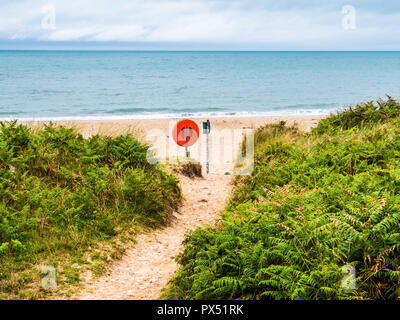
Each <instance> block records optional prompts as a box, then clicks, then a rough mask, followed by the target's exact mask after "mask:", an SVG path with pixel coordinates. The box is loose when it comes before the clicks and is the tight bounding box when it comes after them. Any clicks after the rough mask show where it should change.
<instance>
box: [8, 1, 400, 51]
mask: <svg viewBox="0 0 400 320" xmlns="http://www.w3.org/2000/svg"><path fill="white" fill-rule="evenodd" d="M353 3H354V4H353V5H354V6H355V8H356V10H357V11H356V13H357V15H356V18H357V29H355V30H344V29H343V28H342V26H341V20H342V18H343V15H342V13H341V9H342V7H343V6H344V5H346V4H348V3H346V2H344V1H339V0H332V1H322V0H319V1H318V0H305V1H294V0H280V1H270V0H264V1H261V0H133V1H125V0H112V1H111V0H79V1H78V0H54V1H53V2H48V1H44V0H43V1H42V0H40V1H28V0H13V1H10V0H2V3H1V4H0V41H1V40H2V41H3V42H4V41H6V43H8V44H10V45H11V44H12V43H13V42H16V41H20V42H21V41H30V42H37V43H41V42H46V43H54V45H57V44H58V43H68V42H74V43H83V44H88V43H102V42H104V43H110V42H122V43H131V44H135V43H141V44H143V43H147V44H152V45H157V44H168V43H171V44H180V45H181V46H184V45H185V44H198V46H199V47H204V48H205V49H206V48H207V47H208V46H209V45H210V44H213V45H223V46H225V47H229V46H231V47H235V48H243V49H252V48H261V49H299V50H303V49H311V50H312V49H322V50H324V49H330V50H335V49H337V50H343V49H344V50H346V49H349V50H350V49H370V50H379V49H388V48H392V49H395V48H398V46H399V45H397V43H399V41H398V40H399V36H400V31H399V30H400V19H399V15H400V5H399V4H398V3H397V2H396V1H386V2H385V3H384V4H381V5H379V4H377V3H376V1H371V0H363V1H361V0H354V1H353ZM49 5H52V6H54V8H55V13H56V16H55V21H56V29H55V30H51V29H43V28H42V24H41V21H42V19H43V17H44V14H43V13H42V8H43V7H44V6H49ZM398 49H400V48H398Z"/></svg>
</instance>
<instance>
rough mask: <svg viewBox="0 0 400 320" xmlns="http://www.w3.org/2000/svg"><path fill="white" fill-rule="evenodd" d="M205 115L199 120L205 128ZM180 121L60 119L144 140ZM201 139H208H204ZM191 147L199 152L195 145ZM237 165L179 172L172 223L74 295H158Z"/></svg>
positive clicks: (212, 215) (236, 124) (241, 124)
mask: <svg viewBox="0 0 400 320" xmlns="http://www.w3.org/2000/svg"><path fill="white" fill-rule="evenodd" d="M320 118H321V117H316V116H315V117H274V118H273V117H269V118H215V119H210V120H211V126H212V133H213V134H214V135H216V132H218V131H221V130H223V129H225V130H227V131H226V132H227V133H228V135H227V136H229V132H230V131H233V130H235V129H246V128H257V127H259V126H262V125H264V124H266V123H278V122H279V121H287V123H288V124H293V123H297V124H298V127H299V128H300V129H301V130H304V131H307V130H309V129H310V128H311V127H312V126H314V125H316V124H317V123H318V121H319V119H320ZM203 120H204V119H195V121H196V122H197V123H198V125H199V127H200V128H201V123H202V121H203ZM175 123H176V119H171V120H125V121H76V122H58V123H57V124H61V125H64V126H67V127H74V128H76V129H77V130H78V131H79V132H80V133H82V134H83V135H84V136H91V135H94V134H105V135H118V134H126V133H128V132H130V133H134V134H140V135H141V137H142V138H143V139H145V140H149V139H147V138H148V132H151V130H154V129H155V130H160V131H159V135H160V136H161V137H163V138H170V135H171V134H170V132H171V128H172V126H173V125H174V124H175ZM31 125H39V126H40V125H41V124H40V123H31ZM225 138H226V137H225ZM163 141H164V140H163V139H161V142H162V144H163V143H164V144H165V141H164V142H163ZM224 141H225V142H226V140H224ZM198 143H199V144H200V143H204V140H202V141H199V142H198ZM215 146H216V145H214V147H215ZM215 148H216V147H215ZM180 149H181V150H180V151H182V149H183V150H184V148H180ZM200 149H201V148H200ZM192 152H193V153H194V151H193V150H192ZM200 158H201V157H200ZM214 160H215V159H214ZM234 165H235V161H233V160H232V159H231V161H223V168H222V170H217V169H216V166H211V173H210V174H208V175H207V174H206V175H204V178H195V179H189V178H187V177H183V176H182V177H180V180H181V182H180V186H181V189H182V192H183V195H184V197H185V200H184V202H183V205H182V206H181V208H180V209H179V212H175V213H174V214H173V218H172V221H171V223H170V224H169V225H168V226H167V227H166V228H163V229H159V230H156V231H153V232H150V233H145V234H140V235H138V236H137V237H136V240H137V243H136V244H135V245H132V247H131V248H128V249H127V250H126V253H125V254H124V256H123V257H122V258H121V259H120V260H116V261H114V262H112V263H111V265H110V266H109V268H108V271H107V273H106V274H105V275H104V276H102V277H101V278H99V279H96V280H90V279H89V280H87V281H86V283H84V289H83V290H82V291H81V292H80V293H79V294H78V295H76V296H74V297H73V299H96V300H97V299H99V300H115V299H119V300H120V299H128V300H150V299H157V298H159V297H160V295H161V293H162V289H163V288H165V287H166V286H167V285H168V282H169V281H170V280H171V279H172V278H173V275H174V272H175V271H176V269H177V268H178V265H177V264H176V262H175V260H174V258H175V257H176V256H177V255H179V253H181V252H182V250H183V245H182V241H183V240H184V239H185V234H186V232H187V231H188V230H190V229H195V228H197V227H202V226H204V225H214V224H215V223H216V222H217V221H218V220H219V219H220V213H221V211H223V210H224V208H225V206H226V204H227V201H228V199H229V194H230V190H231V184H230V182H231V179H232V175H231V174H230V175H227V173H228V172H229V173H230V172H231V171H232V170H233V167H234ZM203 171H204V170H203Z"/></svg>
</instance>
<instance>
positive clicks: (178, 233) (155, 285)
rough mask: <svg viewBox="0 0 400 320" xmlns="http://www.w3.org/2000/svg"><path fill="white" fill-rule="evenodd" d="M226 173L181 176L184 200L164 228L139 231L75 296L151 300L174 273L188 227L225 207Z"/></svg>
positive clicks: (200, 223)
mask: <svg viewBox="0 0 400 320" xmlns="http://www.w3.org/2000/svg"><path fill="white" fill-rule="evenodd" d="M231 178H232V176H229V175H222V174H221V175H220V174H214V175H213V174H211V175H206V176H205V177H204V178H193V179H190V178H187V177H184V176H181V177H180V179H181V182H180V185H181V189H182V192H183V195H184V197H185V200H184V202H183V205H182V206H181V207H180V209H179V212H175V213H174V215H173V218H172V221H171V223H170V224H169V225H168V226H167V227H166V228H164V229H160V230H155V231H152V232H149V233H145V234H141V235H138V236H137V237H136V241H137V243H136V244H135V245H134V246H133V247H132V248H130V249H128V250H127V251H126V252H125V254H124V256H123V257H122V259H120V260H117V261H115V262H114V263H113V264H112V265H111V266H110V267H109V270H108V272H107V273H106V275H104V276H103V277H101V278H99V279H97V280H94V281H92V282H89V283H87V285H86V286H85V288H84V289H83V290H82V291H81V292H80V294H79V296H77V297H76V298H77V299H82V300H92V299H95V300H117V299H118V300H123V299H127V300H150V299H157V298H159V297H160V295H161V290H162V289H163V288H165V287H166V285H167V283H168V281H169V280H170V279H171V278H172V277H173V275H174V272H175V270H176V269H177V267H178V265H177V264H176V262H175V261H174V258H175V257H176V256H177V255H178V254H179V253H180V252H181V251H182V250H183V244H182V241H183V240H184V239H185V233H186V232H187V231H188V230H189V229H195V228H197V227H201V226H203V225H204V224H210V225H212V224H214V223H215V222H216V221H217V220H218V219H219V217H220V215H219V214H220V212H221V211H222V210H223V209H224V208H225V205H226V203H227V198H228V195H229V193H230V190H231V183H230V181H231Z"/></svg>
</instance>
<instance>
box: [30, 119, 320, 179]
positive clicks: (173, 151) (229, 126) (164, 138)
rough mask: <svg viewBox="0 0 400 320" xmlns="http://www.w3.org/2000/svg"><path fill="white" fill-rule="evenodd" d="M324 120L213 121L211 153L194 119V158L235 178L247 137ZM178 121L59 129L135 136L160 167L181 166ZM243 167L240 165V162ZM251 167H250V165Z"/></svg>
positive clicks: (85, 124) (182, 153) (96, 123)
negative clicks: (277, 126) (268, 128)
mask: <svg viewBox="0 0 400 320" xmlns="http://www.w3.org/2000/svg"><path fill="white" fill-rule="evenodd" d="M320 119H321V117H320V116H304V117H261V118H256V117H253V118H236V117H230V118H229V117H227V118H212V119H210V121H211V133H210V135H209V139H208V140H209V143H208V150H209V152H208V153H207V138H206V135H205V134H203V132H202V122H203V121H205V120H206V119H193V120H194V121H195V122H196V124H197V125H198V127H199V131H200V132H199V133H200V136H199V137H198V140H197V142H196V144H194V145H193V146H191V147H190V148H189V153H190V158H191V159H193V161H196V162H199V163H201V165H202V166H203V168H205V167H206V163H207V154H208V159H209V163H210V166H209V167H210V171H209V173H212V174H225V173H230V174H235V173H237V172H234V171H233V168H234V164H235V162H236V163H238V159H237V158H238V155H239V154H241V152H240V148H241V145H242V143H241V142H242V141H243V139H244V137H245V136H247V138H248V141H251V134H252V132H254V130H253V129H256V128H258V127H260V126H262V125H265V124H267V123H279V122H280V121H286V123H287V124H288V125H292V124H295V123H296V124H297V126H298V127H299V129H300V130H303V131H307V130H309V129H310V128H311V127H312V126H315V125H316V124H317V123H318V121H319V120H320ZM177 121H178V119H157V120H119V121H113V120H110V121H61V122H55V123H56V124H58V125H63V126H66V127H73V128H75V129H76V130H77V131H78V132H80V133H81V134H82V135H83V136H85V137H89V136H91V135H95V134H100V135H111V136H115V135H119V134H127V133H132V134H134V135H135V136H136V137H139V138H140V139H141V140H142V141H144V142H147V143H149V144H151V145H152V146H153V148H152V149H153V151H154V154H155V155H156V158H157V161H158V162H160V163H177V162H181V161H182V160H183V159H185V158H186V151H185V148H182V147H179V146H178V145H177V144H176V143H175V141H174V140H173V137H172V134H171V133H172V129H173V126H174V125H175V124H176V123H177ZM29 124H30V125H32V126H41V125H42V124H43V123H42V122H37V123H29ZM244 151H245V150H243V152H242V154H244V156H243V158H242V159H241V160H239V161H241V162H243V163H245V162H248V159H250V158H251V157H252V154H251V148H248V149H247V150H246V153H245V152H244ZM239 163H240V162H239ZM246 166H247V167H248V166H249V164H247V165H246Z"/></svg>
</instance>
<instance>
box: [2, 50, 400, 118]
mask: <svg viewBox="0 0 400 320" xmlns="http://www.w3.org/2000/svg"><path fill="white" fill-rule="evenodd" d="M387 95H389V96H392V97H394V98H399V97H400V52H238V51H234V52H226V51H221V52H211V51H199V52H194V51H193V52H192V51H0V120H13V119H18V120H21V121H24V120H27V121H28V120H29V121H30V120H118V119H163V118H183V117H185V118H188V117H189V118H190V117H191V118H200V117H201V118H203V117H210V118H212V117H261V116H303V115H304V116H307V115H310V116H311V115H327V114H330V113H334V112H336V111H338V110H341V109H343V108H346V107H348V106H350V105H354V104H356V103H359V102H365V101H370V100H377V99H380V98H382V99H385V98H386V96H387Z"/></svg>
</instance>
